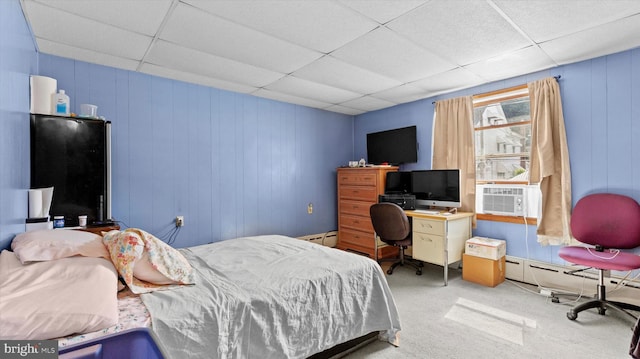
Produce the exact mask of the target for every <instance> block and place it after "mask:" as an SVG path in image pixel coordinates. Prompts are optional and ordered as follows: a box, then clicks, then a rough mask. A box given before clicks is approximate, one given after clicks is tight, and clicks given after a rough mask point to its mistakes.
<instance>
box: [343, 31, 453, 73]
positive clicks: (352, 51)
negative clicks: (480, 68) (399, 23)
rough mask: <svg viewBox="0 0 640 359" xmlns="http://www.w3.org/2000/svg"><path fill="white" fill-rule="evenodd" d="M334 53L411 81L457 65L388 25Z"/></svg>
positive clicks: (351, 62) (352, 61)
mask: <svg viewBox="0 0 640 359" xmlns="http://www.w3.org/2000/svg"><path fill="white" fill-rule="evenodd" d="M331 55H332V56H334V57H336V58H338V59H340V60H343V61H345V62H348V63H350V64H352V65H355V66H359V67H363V68H366V69H368V70H370V71H374V72H377V73H379V74H381V75H384V76H387V77H390V78H392V79H395V80H397V81H400V82H410V81H413V80H416V79H420V78H424V77H428V76H431V75H433V74H436V73H439V72H443V71H448V70H450V69H452V68H454V67H455V65H454V64H452V63H449V62H447V61H444V60H442V59H441V58H439V57H438V56H435V55H434V54H432V53H430V52H428V51H426V50H424V49H422V48H420V47H419V46H417V45H415V44H413V43H412V42H410V41H408V40H406V39H404V38H402V37H400V36H398V35H397V34H396V33H394V32H392V31H390V30H388V29H386V28H384V27H381V28H378V29H376V30H374V31H371V32H370V33H368V34H366V35H364V36H362V37H360V38H358V39H357V40H355V41H353V42H351V43H350V44H349V45H347V46H344V47H342V48H341V49H338V50H336V51H334V52H333V53H332V54H331Z"/></svg>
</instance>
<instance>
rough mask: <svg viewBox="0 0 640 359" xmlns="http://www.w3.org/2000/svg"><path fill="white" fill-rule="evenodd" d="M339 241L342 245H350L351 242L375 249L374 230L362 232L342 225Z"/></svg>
mask: <svg viewBox="0 0 640 359" xmlns="http://www.w3.org/2000/svg"><path fill="white" fill-rule="evenodd" d="M338 236H339V238H338V241H339V242H340V244H341V246H346V247H348V244H349V243H352V244H355V245H358V246H361V247H365V248H370V249H373V247H374V244H375V241H374V238H373V232H371V233H369V232H362V231H356V230H353V229H349V228H346V227H343V226H340V233H339V234H338Z"/></svg>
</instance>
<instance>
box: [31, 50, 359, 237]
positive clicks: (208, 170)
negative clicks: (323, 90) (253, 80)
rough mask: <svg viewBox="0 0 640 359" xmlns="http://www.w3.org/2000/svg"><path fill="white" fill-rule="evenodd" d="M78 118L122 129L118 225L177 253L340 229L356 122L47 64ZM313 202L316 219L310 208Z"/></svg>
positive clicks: (116, 135) (43, 60)
mask: <svg viewBox="0 0 640 359" xmlns="http://www.w3.org/2000/svg"><path fill="white" fill-rule="evenodd" d="M39 72H40V74H41V75H43V76H50V77H53V78H56V79H58V88H59V89H64V90H66V92H67V94H69V96H70V98H71V108H72V110H75V111H77V110H78V108H79V105H80V104H81V103H92V104H95V105H97V106H98V114H99V115H101V116H105V117H106V118H107V119H109V120H111V121H112V123H113V125H112V131H113V135H112V138H113V149H112V155H113V216H114V217H115V218H116V219H117V220H119V221H122V222H123V224H124V225H126V226H129V227H137V228H142V229H145V230H147V231H150V232H152V233H154V234H156V235H158V236H160V235H162V234H163V233H166V232H167V231H169V230H170V229H172V228H173V226H174V225H173V220H174V218H175V217H176V216H177V215H182V216H184V217H185V223H186V225H185V226H184V227H183V228H182V229H181V232H180V234H179V236H178V239H177V241H176V242H175V245H176V246H178V247H184V246H191V245H196V244H202V243H207V242H211V241H218V240H222V239H229V238H233V237H238V236H247V235H256V234H267V233H279V234H286V235H291V236H299V235H305V234H313V233H322V232H326V231H330V230H335V229H337V216H336V211H337V209H336V196H335V193H336V189H335V184H336V180H335V169H336V168H337V167H338V166H340V165H342V164H345V163H347V162H348V160H349V159H351V158H352V156H351V154H352V150H353V147H352V138H353V118H352V116H347V115H340V114H336V113H332V112H327V111H321V110H317V109H311V108H306V107H301V106H296V105H291V104H285V103H281V102H277V101H272V100H267V99H262V98H258V97H254V96H250V95H244V94H238V93H233V92H228V91H224V90H218V89H214V88H209V87H204V86H198V85H192V84H187V83H183V82H179V81H174V80H168V79H163V78H159V77H155V76H150V75H145V74H140V73H135V72H131V71H125V70H117V69H113V68H109V67H104V66H98V65H92V64H87V63H84V62H80V61H74V60H69V59H64V58H60V57H55V56H50V55H40V56H39ZM309 203H312V204H313V208H314V211H313V214H311V215H309V214H308V213H307V205H308V204H309Z"/></svg>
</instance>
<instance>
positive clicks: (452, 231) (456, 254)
mask: <svg viewBox="0 0 640 359" xmlns="http://www.w3.org/2000/svg"><path fill="white" fill-rule="evenodd" d="M405 213H406V214H407V216H408V217H410V218H412V222H413V223H412V230H413V246H412V257H413V258H414V259H418V260H421V261H423V262H426V263H432V264H437V265H440V266H442V267H443V269H444V285H445V286H446V285H447V284H448V281H449V264H450V263H455V262H458V261H461V260H462V253H463V252H464V244H465V242H466V240H467V239H469V238H471V226H472V223H471V219H472V217H473V213H467V212H458V213H456V214H452V215H449V216H443V215H438V214H426V213H420V212H419V211H410V210H406V211H405Z"/></svg>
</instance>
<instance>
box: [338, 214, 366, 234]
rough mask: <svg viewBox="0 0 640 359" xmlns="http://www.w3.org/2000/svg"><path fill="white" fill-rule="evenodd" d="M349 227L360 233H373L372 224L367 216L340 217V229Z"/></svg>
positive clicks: (347, 215) (345, 215)
mask: <svg viewBox="0 0 640 359" xmlns="http://www.w3.org/2000/svg"><path fill="white" fill-rule="evenodd" d="M343 226H344V227H349V228H353V229H357V230H360V231H367V232H371V233H373V232H374V230H373V224H372V223H371V218H370V217H369V216H367V217H363V216H354V215H350V214H341V215H340V227H343Z"/></svg>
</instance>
